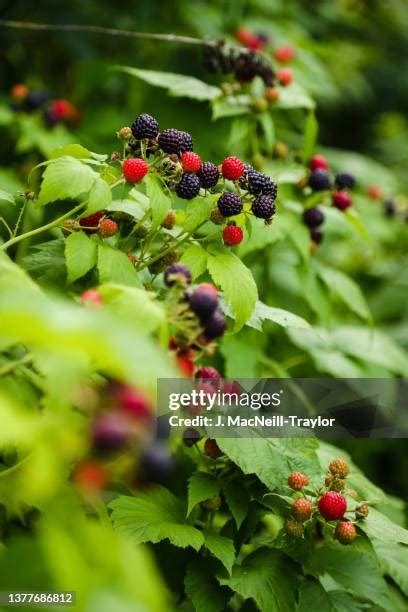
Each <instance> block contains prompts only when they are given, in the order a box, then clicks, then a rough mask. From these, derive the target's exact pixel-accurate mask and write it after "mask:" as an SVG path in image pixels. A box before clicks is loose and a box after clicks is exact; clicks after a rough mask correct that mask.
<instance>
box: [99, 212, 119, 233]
mask: <svg viewBox="0 0 408 612" xmlns="http://www.w3.org/2000/svg"><path fill="white" fill-rule="evenodd" d="M98 231H99V234H100V236H102V238H110V236H114V235H115V234H116V233H117V231H118V224H117V223H116V221H113V220H112V219H108V218H107V217H105V219H102V221H101V222H100V223H99V230H98Z"/></svg>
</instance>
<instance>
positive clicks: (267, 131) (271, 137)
mask: <svg viewBox="0 0 408 612" xmlns="http://www.w3.org/2000/svg"><path fill="white" fill-rule="evenodd" d="M258 121H259V123H260V125H261V128H262V131H263V134H264V137H265V146H266V148H267V150H268V151H269V152H272V149H273V145H274V144H275V126H274V123H273V120H272V117H271V115H270V113H268V112H266V113H261V114H260V115H258Z"/></svg>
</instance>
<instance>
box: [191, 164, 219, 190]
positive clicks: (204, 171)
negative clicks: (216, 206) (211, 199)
mask: <svg viewBox="0 0 408 612" xmlns="http://www.w3.org/2000/svg"><path fill="white" fill-rule="evenodd" d="M197 176H198V178H199V179H200V184H201V187H203V189H211V187H215V185H216V184H217V183H218V179H219V176H220V172H219V170H218V168H217V166H216V165H215V164H213V163H212V162H209V161H207V162H203V163H202V164H201V167H200V169H199V171H198V172H197Z"/></svg>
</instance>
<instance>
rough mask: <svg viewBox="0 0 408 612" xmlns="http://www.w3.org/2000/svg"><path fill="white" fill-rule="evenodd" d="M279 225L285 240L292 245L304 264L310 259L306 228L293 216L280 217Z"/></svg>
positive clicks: (308, 238) (308, 235)
mask: <svg viewBox="0 0 408 612" xmlns="http://www.w3.org/2000/svg"><path fill="white" fill-rule="evenodd" d="M279 221H280V224H281V227H282V229H283V231H284V232H285V234H286V236H287V238H288V239H289V240H290V241H291V242H292V243H293V244H294V246H295V248H296V250H297V251H298V253H299V254H300V256H301V258H302V259H303V261H304V262H307V261H309V259H310V234H309V231H308V229H307V227H306V226H305V225H304V224H303V223H300V222H299V219H298V218H297V217H295V216H294V215H285V216H283V215H281V216H280V219H279Z"/></svg>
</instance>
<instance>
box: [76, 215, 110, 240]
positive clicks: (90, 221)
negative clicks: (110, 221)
mask: <svg viewBox="0 0 408 612" xmlns="http://www.w3.org/2000/svg"><path fill="white" fill-rule="evenodd" d="M104 216H105V213H104V212H103V210H99V211H98V212H96V213H94V214H93V215H88V217H81V219H80V220H79V225H80V226H81V227H83V228H85V232H86V233H87V234H92V233H93V232H95V231H96V229H97V227H98V225H99V222H100V220H101V219H103V217H104ZM92 228H95V229H94V230H93V229H92Z"/></svg>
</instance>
